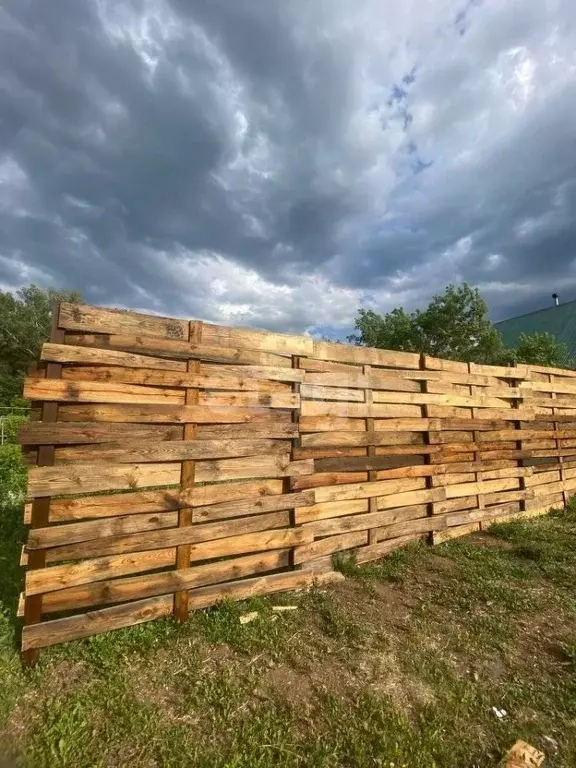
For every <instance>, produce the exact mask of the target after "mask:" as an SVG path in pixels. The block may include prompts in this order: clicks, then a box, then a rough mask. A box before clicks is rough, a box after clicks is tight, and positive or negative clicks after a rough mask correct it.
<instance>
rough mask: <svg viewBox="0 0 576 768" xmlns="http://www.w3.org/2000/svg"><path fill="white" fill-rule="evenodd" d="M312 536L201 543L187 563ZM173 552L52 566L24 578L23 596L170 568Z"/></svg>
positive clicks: (277, 533) (287, 531)
mask: <svg viewBox="0 0 576 768" xmlns="http://www.w3.org/2000/svg"><path fill="white" fill-rule="evenodd" d="M311 537H312V534H311V533H310V531H306V530H305V529H304V528H284V529H281V530H271V531H261V532H258V533H248V534H243V535H240V536H231V537H230V538H226V539H217V540H216V541H204V542H201V543H200V544H193V545H191V547H190V562H199V561H201V560H208V559H216V558H219V557H229V556H232V555H241V554H245V553H249V552H267V551H270V550H274V549H286V547H291V546H296V545H300V544H305V543H307V542H309V541H311ZM175 557H176V548H175V547H172V548H169V549H158V550H152V551H149V552H139V553H131V554H122V555H111V556H108V557H98V558H94V559H90V560H84V561H83V562H80V563H74V564H66V565H53V566H50V567H48V568H43V569H39V570H35V571H28V573H27V574H26V593H27V594H45V593H47V592H56V591H57V590H59V589H65V588H68V587H73V586H79V585H81V584H91V583H92V582H96V581H104V580H105V579H109V578H110V579H112V578H118V577H120V576H127V575H129V574H132V573H141V572H142V571H149V570H153V569H157V568H165V567H168V566H173V565H174V562H175Z"/></svg>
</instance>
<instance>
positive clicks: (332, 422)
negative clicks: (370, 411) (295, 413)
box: [299, 412, 366, 433]
mask: <svg viewBox="0 0 576 768" xmlns="http://www.w3.org/2000/svg"><path fill="white" fill-rule="evenodd" d="M300 413H301V415H300V420H299V428H300V432H301V433H304V432H329V431H336V430H338V431H347V432H364V430H365V429H366V422H365V421H364V419H361V418H360V419H358V418H356V419H354V418H346V417H339V416H303V415H302V412H300Z"/></svg>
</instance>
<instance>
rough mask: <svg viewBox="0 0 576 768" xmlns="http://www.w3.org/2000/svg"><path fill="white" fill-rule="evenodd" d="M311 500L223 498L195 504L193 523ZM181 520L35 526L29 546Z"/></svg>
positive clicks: (171, 515) (160, 515)
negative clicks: (198, 505) (219, 501)
mask: <svg viewBox="0 0 576 768" xmlns="http://www.w3.org/2000/svg"><path fill="white" fill-rule="evenodd" d="M311 504H314V493H313V492H312V491H302V492H301V493H287V494H278V495H274V496H261V497H259V498H256V499H247V500H240V501H227V502H221V503H220V504H211V505H208V506H202V507H195V508H194V509H193V510H192V524H198V523H207V522H213V521H216V520H229V519H233V518H238V517H251V516H253V515H259V514H262V513H264V512H276V511H281V510H289V509H294V508H295V507H305V506H306V505H311ZM177 522H178V515H177V512H176V511H167V512H155V513H152V514H150V513H144V514H133V515H124V516H121V517H102V518H99V519H96V520H90V521H83V522H74V523H68V524H64V525H56V526H49V527H47V528H36V529H33V530H31V531H30V533H29V535H28V541H27V545H26V546H27V548H28V549H29V550H31V549H46V548H49V547H57V546H63V545H65V544H76V543H79V542H82V541H90V540H92V539H100V538H103V537H107V536H123V535H126V534H130V533H136V532H140V531H149V530H160V529H164V528H171V527H173V526H175V525H176V524H177Z"/></svg>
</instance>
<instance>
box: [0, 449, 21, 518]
mask: <svg viewBox="0 0 576 768" xmlns="http://www.w3.org/2000/svg"><path fill="white" fill-rule="evenodd" d="M25 492H26V467H25V466H24V464H23V463H22V454H21V451H20V446H19V445H13V444H12V443H7V444H5V445H2V446H0V510H3V509H5V508H8V507H14V506H18V505H20V504H22V503H23V502H24V495H25Z"/></svg>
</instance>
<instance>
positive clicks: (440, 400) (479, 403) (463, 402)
mask: <svg viewBox="0 0 576 768" xmlns="http://www.w3.org/2000/svg"><path fill="white" fill-rule="evenodd" d="M372 397H373V398H374V402H375V403H395V404H396V403H401V404H413V405H447V406H462V407H464V408H504V407H505V406H506V403H505V402H504V400H502V399H501V398H500V397H486V396H483V395H476V396H473V395H453V394H427V393H424V392H419V393H416V392H382V391H374V392H373V394H372Z"/></svg>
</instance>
